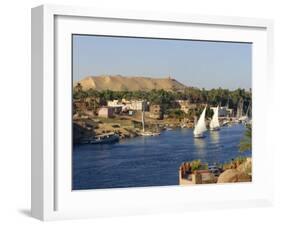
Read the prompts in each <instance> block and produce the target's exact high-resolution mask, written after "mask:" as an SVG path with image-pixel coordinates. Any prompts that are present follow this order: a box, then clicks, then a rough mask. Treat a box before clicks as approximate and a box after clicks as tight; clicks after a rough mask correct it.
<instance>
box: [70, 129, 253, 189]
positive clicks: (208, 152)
mask: <svg viewBox="0 0 281 226" xmlns="http://www.w3.org/2000/svg"><path fill="white" fill-rule="evenodd" d="M244 130H245V127H244V126H243V125H242V124H237V125H233V126H231V127H223V128H221V130H220V131H215V132H209V131H208V132H207V133H206V137H205V138H204V139H194V138H193V129H175V130H171V131H164V132H162V133H161V135H160V136H156V137H136V138H132V139H125V140H121V141H120V142H119V143H115V144H106V145H75V146H74V151H73V189H97V188H122V187H144V186H161V185H177V184H178V168H179V166H180V164H181V163H182V162H184V161H191V160H194V159H201V161H203V162H208V163H209V164H213V163H224V162H228V161H230V160H231V159H232V158H235V157H237V156H241V155H242V156H249V155H251V153H250V152H244V153H243V154H241V153H239V150H238V145H239V142H240V140H241V139H242V137H243V135H244Z"/></svg>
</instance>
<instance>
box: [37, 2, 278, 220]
mask: <svg viewBox="0 0 281 226" xmlns="http://www.w3.org/2000/svg"><path fill="white" fill-rule="evenodd" d="M272 29H273V25H272V22H271V21H270V20H264V19H251V18H234V17H216V16H195V15H179V14H164V13H163V14H155V13H153V12H120V11H110V10H108V11H105V10H99V9H88V8H79V7H65V6H63V7H62V6H52V5H44V6H39V7H37V8H34V9H32V215H33V216H34V217H36V218H39V219H42V220H52V219H62V218H81V217H96V216H114V215H128V214H139V213H140V214H143V213H153V212H165V211H185V210H189V209H192V210H194V209H206V208H227V207H245V206H247V207H249V206H260V205H269V204H271V203H272V200H273V194H272V190H273V188H272V186H273V184H272V177H271V176H269V175H268V174H269V172H271V170H272V164H271V162H272V161H271V159H272V154H273V151H274V150H272V148H269V142H268V129H267V124H266V121H267V120H268V114H267V109H269V108H268V107H267V105H268V106H270V102H269V101H267V98H266V96H267V95H269V94H270V92H272V89H271V87H272V82H273V81H272V73H271V68H272V66H271V64H272Z"/></svg>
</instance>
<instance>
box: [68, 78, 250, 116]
mask: <svg viewBox="0 0 281 226" xmlns="http://www.w3.org/2000/svg"><path fill="white" fill-rule="evenodd" d="M85 97H96V98H99V100H100V104H106V103H107V101H108V100H114V99H119V100H121V99H123V98H124V99H126V100H132V99H142V100H147V101H149V102H150V103H153V104H160V105H161V106H162V108H163V109H164V110H168V109H169V108H171V107H172V104H173V102H174V101H175V100H188V101H190V103H195V104H202V103H204V104H208V105H212V106H215V105H221V106H225V105H228V106H229V108H233V109H236V108H237V105H238V104H239V101H241V100H243V102H244V105H243V106H244V109H243V110H244V112H245V111H246V109H247V108H248V106H249V104H250V103H251V100H252V94H251V90H250V91H246V90H245V89H236V90H233V91H231V90H228V89H222V88H218V89H211V90H205V89H198V88H194V87H188V88H186V89H185V90H184V91H183V92H171V91H165V90H163V89H161V90H155V89H154V90H151V91H112V90H103V91H97V90H94V89H89V90H87V91H84V90H83V89H82V86H81V85H80V84H79V83H78V84H77V85H76V86H75V87H74V90H73V98H74V99H80V98H85ZM198 110H199V111H200V110H201V109H198ZM208 110H209V109H208ZM174 113H175V112H174ZM176 114H179V112H177V113H176ZM195 114H197V113H195ZM207 115H208V112H207Z"/></svg>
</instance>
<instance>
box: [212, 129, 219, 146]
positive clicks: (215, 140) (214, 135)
mask: <svg viewBox="0 0 281 226" xmlns="http://www.w3.org/2000/svg"><path fill="white" fill-rule="evenodd" d="M210 137H211V142H212V143H213V144H217V143H219V141H220V133H219V131H217V130H216V131H211V132H210Z"/></svg>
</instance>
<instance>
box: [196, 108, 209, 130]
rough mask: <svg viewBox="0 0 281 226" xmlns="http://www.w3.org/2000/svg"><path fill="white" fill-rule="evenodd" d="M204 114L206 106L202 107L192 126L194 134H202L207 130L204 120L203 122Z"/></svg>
mask: <svg viewBox="0 0 281 226" xmlns="http://www.w3.org/2000/svg"><path fill="white" fill-rule="evenodd" d="M205 114H206V107H205V108H204V110H203V112H202V113H201V115H200V118H199V120H198V122H197V124H196V126H195V128H194V131H193V134H194V135H200V134H203V133H204V132H205V131H206V130H207V128H206V122H205Z"/></svg>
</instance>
